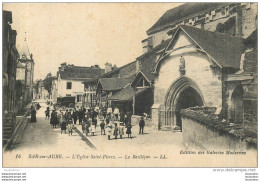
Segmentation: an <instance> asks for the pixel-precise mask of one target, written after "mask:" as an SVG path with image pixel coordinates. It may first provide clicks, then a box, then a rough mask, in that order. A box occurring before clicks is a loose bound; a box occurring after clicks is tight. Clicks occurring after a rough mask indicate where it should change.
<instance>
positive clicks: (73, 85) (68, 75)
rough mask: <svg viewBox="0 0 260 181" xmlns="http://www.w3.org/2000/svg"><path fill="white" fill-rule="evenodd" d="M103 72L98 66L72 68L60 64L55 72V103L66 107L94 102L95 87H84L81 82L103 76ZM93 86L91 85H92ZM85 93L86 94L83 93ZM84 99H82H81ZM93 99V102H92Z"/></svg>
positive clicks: (65, 64) (72, 66)
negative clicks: (56, 91) (56, 90)
mask: <svg viewBox="0 0 260 181" xmlns="http://www.w3.org/2000/svg"><path fill="white" fill-rule="evenodd" d="M104 73H105V70H104V69H101V68H100V67H99V66H98V65H95V66H91V67H80V66H74V65H70V64H68V65H67V63H63V64H61V66H60V67H59V71H58V72H57V79H58V80H57V87H58V94H57V102H58V103H59V102H60V104H62V105H65V104H66V106H68V105H69V104H71V103H72V104H73V105H78V106H80V107H81V106H82V105H83V103H84V102H86V103H89V102H91V100H92V101H96V98H95V96H96V93H95V90H92V89H95V87H92V86H90V87H91V89H90V88H89V91H88V87H84V86H85V85H87V84H84V83H83V82H87V81H90V84H92V83H91V82H92V80H93V79H95V78H98V77H99V76H100V75H102V74H104ZM92 85H93V84H92ZM85 91H86V92H85ZM83 97H84V99H83ZM93 98H94V100H93Z"/></svg>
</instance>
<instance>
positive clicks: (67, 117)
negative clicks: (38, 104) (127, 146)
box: [45, 107, 145, 140]
mask: <svg viewBox="0 0 260 181" xmlns="http://www.w3.org/2000/svg"><path fill="white" fill-rule="evenodd" d="M50 112H51V111H50V108H49V107H47V109H46V111H45V116H46V117H45V119H50V124H51V125H52V126H53V128H56V127H57V126H60V128H61V134H62V133H65V134H66V133H67V131H68V135H72V133H73V129H74V127H75V125H76V124H79V125H81V128H82V132H83V133H84V134H85V135H86V136H95V135H96V133H97V124H98V123H99V128H100V132H101V135H107V138H108V140H110V139H112V136H114V139H117V138H118V137H119V138H120V139H122V138H123V135H124V134H127V137H128V138H132V130H131V129H132V125H131V116H132V115H131V113H123V112H121V113H120V111H119V109H118V108H117V107H116V108H115V109H112V108H111V107H109V108H107V109H105V108H99V107H95V108H94V107H93V108H91V109H86V108H84V107H82V108H78V107H75V108H70V109H66V111H65V112H64V111H61V110H56V109H55V108H54V109H53V110H52V113H51V114H50ZM144 126H145V121H144V117H143V116H142V117H141V120H140V122H139V127H140V131H139V134H143V130H144Z"/></svg>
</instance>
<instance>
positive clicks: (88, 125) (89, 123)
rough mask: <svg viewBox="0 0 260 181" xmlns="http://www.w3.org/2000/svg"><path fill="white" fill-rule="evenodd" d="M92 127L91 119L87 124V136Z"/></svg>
mask: <svg viewBox="0 0 260 181" xmlns="http://www.w3.org/2000/svg"><path fill="white" fill-rule="evenodd" d="M90 126H91V118H90V117H89V118H88V120H87V122H86V130H85V131H86V136H88V133H89V132H90Z"/></svg>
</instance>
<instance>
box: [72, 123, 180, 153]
mask: <svg viewBox="0 0 260 181" xmlns="http://www.w3.org/2000/svg"><path fill="white" fill-rule="evenodd" d="M99 124H100V123H98V124H97V128H96V133H95V136H91V133H90V134H89V136H87V139H88V140H89V141H90V142H91V143H92V144H93V145H94V146H95V147H96V148H97V150H98V151H101V152H108V153H119V154H120V153H121V154H122V153H124V154H126V153H129V154H131V153H132V154H136V153H140V151H142V153H144V152H149V153H151V152H153V153H155V152H161V151H162V150H165V149H167V148H169V150H171V151H172V150H181V149H184V146H183V145H182V133H181V132H176V133H173V132H168V131H158V130H154V129H152V128H151V127H145V128H144V134H143V135H139V134H138V133H139V126H137V125H136V126H133V127H132V139H130V138H128V137H127V134H124V135H123V138H122V139H120V136H118V138H117V139H114V136H113V135H112V137H111V138H112V139H111V140H108V138H107V135H101V130H100V127H99ZM75 126H76V127H77V129H78V130H79V131H80V132H82V127H81V125H78V124H77V125H75ZM125 131H126V129H125ZM83 134H84V136H85V135H86V134H85V133H83ZM158 148H160V149H158Z"/></svg>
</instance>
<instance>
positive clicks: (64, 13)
mask: <svg viewBox="0 0 260 181" xmlns="http://www.w3.org/2000/svg"><path fill="white" fill-rule="evenodd" d="M180 4H181V3H4V4H3V9H4V10H8V11H12V13H13V23H12V28H13V29H14V30H16V31H17V43H16V46H17V49H18V51H19V53H20V55H22V53H23V52H26V53H27V52H28V51H27V48H26V44H25V41H24V39H25V37H26V39H27V44H28V47H29V51H30V53H32V54H33V58H34V61H35V67H34V68H35V69H34V70H35V71H34V80H36V79H44V78H45V76H46V75H47V74H48V73H49V72H51V73H52V75H56V72H57V71H58V67H59V66H60V64H61V63H63V62H67V63H68V64H74V65H77V66H91V65H95V64H98V65H100V67H102V68H104V65H105V63H106V62H109V63H112V64H113V65H114V64H116V65H117V66H118V67H120V66H122V65H125V64H127V63H129V62H132V61H134V60H135V58H136V57H138V56H140V55H141V54H142V52H143V50H142V44H141V41H142V40H143V39H145V38H147V35H146V31H147V30H148V29H149V28H150V27H151V26H152V25H153V24H154V23H155V22H156V21H157V20H158V19H159V18H160V17H161V16H162V15H163V14H164V13H165V12H166V11H167V10H168V9H171V8H174V7H176V6H178V5H180Z"/></svg>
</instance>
